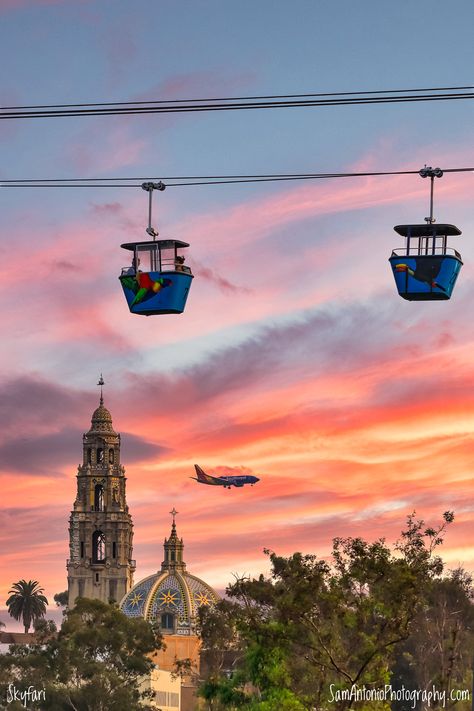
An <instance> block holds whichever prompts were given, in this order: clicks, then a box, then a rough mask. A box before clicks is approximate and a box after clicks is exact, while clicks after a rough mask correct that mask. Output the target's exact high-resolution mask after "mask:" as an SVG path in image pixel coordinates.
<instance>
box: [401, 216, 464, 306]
mask: <svg viewBox="0 0 474 711" xmlns="http://www.w3.org/2000/svg"><path fill="white" fill-rule="evenodd" d="M394 230H395V232H398V234H399V235H402V236H403V237H405V238H406V246H405V247H404V248H401V249H394V250H393V252H392V255H391V257H390V259H389V261H390V264H391V266H392V270H393V275H394V277H395V283H396V285H397V289H398V293H399V294H400V296H401V297H402V298H403V299H408V301H439V300H442V299H449V298H450V297H451V294H452V291H453V289H454V285H455V283H456V279H457V277H458V274H459V272H460V270H461V267H462V260H461V255H460V254H459V252H457V251H456V250H455V249H452V248H449V247H448V246H447V239H448V237H451V236H454V235H460V234H461V230H459V229H458V228H457V227H455V226H454V225H437V224H434V223H427V224H422V225H397V226H396V227H394Z"/></svg>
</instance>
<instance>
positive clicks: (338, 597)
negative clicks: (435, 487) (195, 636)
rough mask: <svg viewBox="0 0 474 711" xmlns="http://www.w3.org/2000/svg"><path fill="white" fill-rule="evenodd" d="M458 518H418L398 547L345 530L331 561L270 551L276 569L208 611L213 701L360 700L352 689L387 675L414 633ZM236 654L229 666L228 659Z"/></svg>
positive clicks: (320, 704) (267, 705) (208, 689)
mask: <svg viewBox="0 0 474 711" xmlns="http://www.w3.org/2000/svg"><path fill="white" fill-rule="evenodd" d="M452 520H453V516H452V514H451V513H450V512H447V513H446V514H445V515H444V521H443V522H442V523H441V524H440V525H439V526H438V527H437V528H425V527H424V523H423V521H418V520H417V519H415V516H414V515H412V516H409V518H408V522H407V527H406V530H405V531H403V532H402V535H401V538H400V540H399V541H398V543H397V544H396V550H395V551H394V552H393V551H391V550H390V548H389V547H388V546H387V545H386V544H385V541H384V540H383V539H380V540H378V541H375V542H374V543H368V542H366V541H364V540H363V539H361V538H344V539H343V538H336V539H335V540H334V542H333V551H332V565H330V564H329V563H328V562H326V561H325V560H319V559H318V558H317V557H316V556H314V555H302V554H301V553H295V554H294V555H292V556H290V557H289V558H285V557H282V556H277V555H276V554H275V553H273V552H270V551H266V553H267V555H268V556H269V558H270V562H271V575H270V577H265V576H263V575H261V576H260V577H259V578H257V579H253V580H251V579H248V578H242V579H239V580H236V582H235V583H233V584H232V585H230V586H229V588H228V589H227V594H228V596H229V598H230V600H228V601H223V602H221V603H219V604H218V605H217V607H216V608H215V609H214V610H210V611H209V610H203V611H202V613H201V635H202V639H203V648H204V650H205V653H206V654H207V655H208V656H209V658H210V659H211V660H212V661H211V663H210V664H209V669H208V673H207V675H206V677H205V680H204V684H203V685H202V687H201V695H202V696H204V698H206V699H207V701H208V704H209V708H210V709H211V708H212V709H214V708H216V709H217V708H244V707H245V708H249V709H251V710H252V711H253V710H254V709H255V711H257V710H258V711H274V710H275V711H279V710H280V709H284V708H287V709H289V710H291V711H293V709H294V711H299V709H310V708H313V707H316V708H318V709H333V710H334V711H336V710H343V709H347V708H350V707H351V706H353V705H354V699H351V698H344V695H343V694H342V691H343V690H347V689H348V688H350V687H352V686H353V685H358V686H359V687H360V686H363V685H365V686H366V687H371V686H372V687H374V686H376V687H381V686H383V685H384V684H385V683H388V682H389V680H390V670H391V664H392V662H393V656H394V650H395V649H396V648H397V647H398V646H399V645H400V644H401V643H403V642H404V641H405V640H406V639H408V637H409V635H410V632H411V627H412V623H413V621H414V619H415V618H416V616H417V614H418V613H419V611H420V609H421V608H422V606H423V604H424V601H425V591H426V589H427V587H428V585H429V583H430V582H431V581H432V580H433V579H434V578H436V576H439V575H440V574H441V572H442V569H443V565H442V561H441V559H440V558H439V556H437V555H435V549H436V548H437V547H438V546H439V545H440V544H441V543H442V541H443V535H444V531H445V528H446V526H447V525H448V524H449V523H450V522H451V521H452ZM226 628H227V630H228V632H227V634H222V630H224V629H226ZM232 653H233V654H234V658H235V660H236V664H235V665H234V667H233V669H232V670H231V671H230V669H229V664H228V663H227V665H225V664H222V662H220V661H219V660H220V659H221V660H222V659H225V658H227V659H229V657H230V656H232ZM229 671H230V673H229ZM231 692H234V697H231ZM338 692H339V694H338ZM226 698H227V702H226ZM330 700H331V702H330ZM211 701H217V703H218V705H217V706H213V705H211ZM226 703H227V704H228V705H227V706H226ZM382 708H388V706H387V705H386V704H384V702H371V709H373V711H376V710H377V709H382Z"/></svg>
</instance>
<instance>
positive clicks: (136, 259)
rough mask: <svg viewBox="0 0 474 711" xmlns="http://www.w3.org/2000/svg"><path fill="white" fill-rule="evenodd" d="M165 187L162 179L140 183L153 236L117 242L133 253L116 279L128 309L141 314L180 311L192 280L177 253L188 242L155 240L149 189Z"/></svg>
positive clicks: (182, 258) (149, 232)
mask: <svg viewBox="0 0 474 711" xmlns="http://www.w3.org/2000/svg"><path fill="white" fill-rule="evenodd" d="M165 187H166V186H165V185H164V183H162V182H159V183H143V185H142V188H143V190H146V191H147V192H148V194H149V209H148V227H147V229H146V232H147V234H148V235H150V237H153V239H152V240H146V241H140V242H126V243H124V244H122V245H121V247H122V248H123V249H127V250H129V251H130V252H132V254H133V256H132V262H131V265H129V266H128V267H124V268H123V269H122V273H121V275H120V277H119V279H120V283H121V284H122V288H123V292H124V294H125V298H126V299H127V303H128V307H129V309H130V311H131V312H132V313H133V314H141V315H142V316H154V315H157V314H181V313H183V311H184V308H185V306H186V300H187V298H188V293H189V289H190V288H191V282H192V280H193V275H192V272H191V269H190V268H189V267H188V266H185V264H184V257H183V256H182V254H181V250H182V249H184V248H185V247H189V244H188V243H187V242H182V241H180V240H177V239H160V240H157V239H156V238H157V236H158V232H157V231H155V230H154V229H153V227H152V226H151V207H152V195H153V190H160V191H162V190H164V189H165Z"/></svg>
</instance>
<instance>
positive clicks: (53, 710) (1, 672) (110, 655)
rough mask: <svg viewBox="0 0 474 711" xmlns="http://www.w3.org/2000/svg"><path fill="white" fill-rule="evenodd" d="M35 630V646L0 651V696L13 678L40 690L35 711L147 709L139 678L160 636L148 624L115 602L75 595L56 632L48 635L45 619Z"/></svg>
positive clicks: (22, 686)
mask: <svg viewBox="0 0 474 711" xmlns="http://www.w3.org/2000/svg"><path fill="white" fill-rule="evenodd" d="M39 628H40V629H39V635H38V639H37V640H36V642H35V644H32V645H16V646H12V647H11V648H10V651H9V652H8V653H7V654H5V655H0V698H5V695H6V692H7V684H8V680H10V681H11V679H15V683H16V685H17V687H18V688H19V689H27V688H28V687H29V686H30V685H34V686H35V688H37V689H43V688H44V689H45V696H46V700H45V701H42V702H41V711H124V710H125V709H126V710H127V711H143V710H144V709H149V708H150V706H149V704H148V703H147V699H148V698H149V696H150V694H149V692H142V691H141V690H140V679H141V677H143V676H145V675H147V674H148V673H149V672H150V671H151V670H152V669H153V666H154V665H153V662H152V660H151V659H150V657H149V656H148V655H149V654H150V653H151V652H154V651H155V650H156V649H159V648H160V647H161V646H162V640H161V635H160V633H159V632H157V631H156V630H154V629H153V628H152V627H151V625H150V624H149V623H148V622H146V621H145V620H143V619H141V618H139V619H130V618H127V617H126V616H125V615H123V613H122V612H121V611H120V610H119V609H118V607H117V606H116V605H108V604H105V603H103V602H100V601H99V600H89V599H87V598H80V599H79V600H78V602H77V605H76V607H75V608H73V609H72V610H69V611H68V612H67V613H66V616H65V619H64V622H63V624H62V627H61V629H60V631H59V633H58V634H57V635H55V636H53V637H52V636H51V629H52V628H51V626H50V625H49V622H44V623H43V624H40V625H39ZM9 708H11V709H12V711H14V709H15V707H14V706H13V705H12V706H11V707H10V706H9Z"/></svg>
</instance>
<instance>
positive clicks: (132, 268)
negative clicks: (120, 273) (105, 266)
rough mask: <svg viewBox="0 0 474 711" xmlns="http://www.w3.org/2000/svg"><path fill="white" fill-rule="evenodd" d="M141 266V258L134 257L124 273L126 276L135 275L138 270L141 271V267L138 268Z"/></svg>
mask: <svg viewBox="0 0 474 711" xmlns="http://www.w3.org/2000/svg"><path fill="white" fill-rule="evenodd" d="M139 267H140V259H139V258H137V259H135V257H134V258H133V259H132V263H131V265H130V266H129V268H128V269H127V271H126V272H124V275H125V276H135V274H136V273H137V271H139V269H138V268H139Z"/></svg>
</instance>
